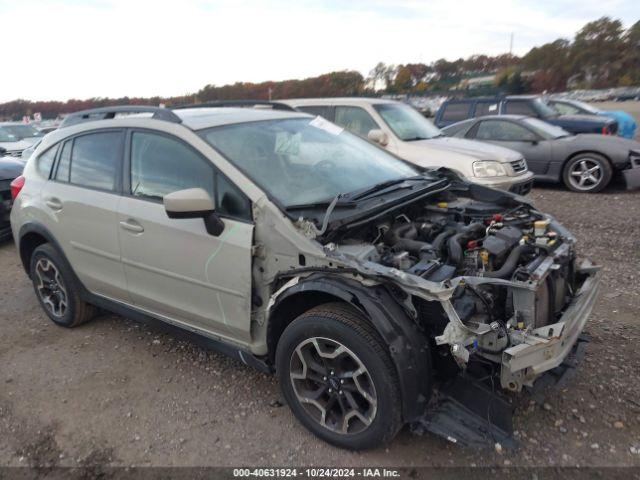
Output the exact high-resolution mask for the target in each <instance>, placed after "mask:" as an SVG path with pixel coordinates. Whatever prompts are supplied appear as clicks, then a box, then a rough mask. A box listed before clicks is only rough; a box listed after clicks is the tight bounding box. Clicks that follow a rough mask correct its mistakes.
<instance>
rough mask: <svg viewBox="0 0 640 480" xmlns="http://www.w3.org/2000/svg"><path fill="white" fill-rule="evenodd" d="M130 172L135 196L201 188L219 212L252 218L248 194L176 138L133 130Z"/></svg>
mask: <svg viewBox="0 0 640 480" xmlns="http://www.w3.org/2000/svg"><path fill="white" fill-rule="evenodd" d="M130 173H131V187H130V191H129V193H130V194H131V195H133V196H134V197H140V198H144V199H150V200H162V198H163V197H164V196H165V195H167V194H169V193H172V192H176V191H178V190H184V189H187V188H202V189H204V190H205V191H206V192H207V193H208V194H209V195H210V196H211V198H212V199H214V201H215V205H216V211H217V212H218V213H220V214H222V215H230V216H234V217H240V218H243V219H247V220H250V219H251V208H250V203H249V200H248V199H247V198H246V196H245V195H243V194H242V193H241V192H240V191H239V190H238V188H237V187H236V186H235V185H233V184H231V183H230V182H229V181H228V180H227V179H226V178H225V177H224V176H223V175H222V174H220V173H218V172H217V171H216V169H215V168H214V166H213V165H211V163H210V162H209V161H208V160H207V159H205V158H204V157H203V156H202V155H200V154H199V153H197V152H196V151H195V150H193V149H192V148H189V147H188V146H187V145H185V144H184V143H182V142H180V141H179V140H177V139H174V138H170V137H167V136H165V135H159V134H155V133H149V132H133V133H132V136H131V172H130ZM216 177H217V178H216ZM216 181H217V184H218V185H217V187H218V188H216Z"/></svg>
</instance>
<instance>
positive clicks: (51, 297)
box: [30, 243, 96, 328]
mask: <svg viewBox="0 0 640 480" xmlns="http://www.w3.org/2000/svg"><path fill="white" fill-rule="evenodd" d="M30 274H31V281H32V282H33V288H34V290H35V292H36V297H38V301H39V302H40V306H41V307H42V309H43V310H44V311H45V313H46V314H47V316H48V317H49V318H50V319H51V320H52V321H53V322H54V323H56V324H57V325H60V326H62V327H67V328H72V327H77V326H78V325H81V324H83V323H85V322H87V321H89V320H90V319H91V318H92V317H93V316H95V314H96V308H95V307H94V306H93V305H89V304H88V303H86V302H84V301H83V300H82V299H81V298H80V286H79V285H78V282H77V281H76V280H75V277H74V275H73V273H72V272H71V271H70V269H69V268H68V267H67V264H66V262H65V261H64V259H63V257H62V255H60V253H59V252H58V250H56V249H55V248H54V247H53V246H52V245H50V244H48V243H45V244H44V245H40V246H39V247H37V248H36V249H35V250H34V251H33V254H32V255H31V262H30Z"/></svg>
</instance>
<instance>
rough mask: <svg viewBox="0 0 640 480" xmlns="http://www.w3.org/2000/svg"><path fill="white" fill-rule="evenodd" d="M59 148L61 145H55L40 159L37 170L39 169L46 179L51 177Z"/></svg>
mask: <svg viewBox="0 0 640 480" xmlns="http://www.w3.org/2000/svg"><path fill="white" fill-rule="evenodd" d="M58 148H59V145H54V146H53V147H51V148H50V149H48V150H47V151H46V152H44V153H43V154H41V155H40V156H39V157H38V161H37V163H36V168H37V169H38V173H39V174H40V175H42V176H43V177H44V178H46V179H48V178H49V175H51V167H53V161H54V160H55V159H56V153H58Z"/></svg>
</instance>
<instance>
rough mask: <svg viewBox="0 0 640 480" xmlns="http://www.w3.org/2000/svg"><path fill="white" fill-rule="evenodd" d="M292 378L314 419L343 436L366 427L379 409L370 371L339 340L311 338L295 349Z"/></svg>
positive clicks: (291, 363) (302, 402)
mask: <svg viewBox="0 0 640 480" xmlns="http://www.w3.org/2000/svg"><path fill="white" fill-rule="evenodd" d="M290 377H291V383H292V385H293V390H294V392H295V395H296V397H297V399H298V401H299V402H300V404H301V405H302V406H303V407H304V409H305V410H306V412H307V413H308V414H309V416H310V417H311V418H313V419H314V420H315V421H316V422H318V423H319V424H320V425H322V426H323V427H325V428H327V429H329V430H331V431H334V432H336V433H340V434H343V435H348V434H349V435H351V434H356V433H360V432H362V431H364V430H366V429H367V428H368V427H369V425H371V423H372V422H373V420H374V418H375V416H376V411H377V404H378V401H377V395H376V390H375V386H374V384H373V380H372V378H371V375H370V374H369V371H368V370H367V368H366V367H365V365H364V364H363V363H362V361H361V360H360V359H359V358H358V356H357V355H356V354H355V353H353V352H352V351H351V350H349V349H348V348H347V347H345V346H344V345H342V344H341V343H340V342H337V341H335V340H331V339H328V338H322V337H313V338H308V339H306V340H304V341H302V342H301V343H300V344H299V345H298V346H297V347H296V349H295V350H294V351H293V353H292V355H291V360H290Z"/></svg>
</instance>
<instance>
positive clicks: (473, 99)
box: [447, 95, 540, 103]
mask: <svg viewBox="0 0 640 480" xmlns="http://www.w3.org/2000/svg"><path fill="white" fill-rule="evenodd" d="M539 97H540V95H505V96H499V97H471V98H450V99H449V100H447V103H456V102H460V103H466V102H499V101H501V100H505V99H506V100H535V99H536V98H539Z"/></svg>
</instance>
